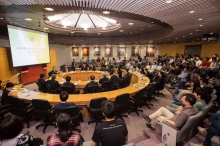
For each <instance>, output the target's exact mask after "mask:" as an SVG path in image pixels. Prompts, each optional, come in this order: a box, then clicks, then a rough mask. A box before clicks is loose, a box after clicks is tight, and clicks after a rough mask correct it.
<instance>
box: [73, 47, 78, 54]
mask: <svg viewBox="0 0 220 146" xmlns="http://www.w3.org/2000/svg"><path fill="white" fill-rule="evenodd" d="M72 56H79V48H78V47H72Z"/></svg>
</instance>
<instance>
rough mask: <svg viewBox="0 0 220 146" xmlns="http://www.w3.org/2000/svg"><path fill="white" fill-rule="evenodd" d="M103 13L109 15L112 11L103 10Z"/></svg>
mask: <svg viewBox="0 0 220 146" xmlns="http://www.w3.org/2000/svg"><path fill="white" fill-rule="evenodd" d="M102 13H103V14H106V15H107V14H110V13H111V12H109V11H103V12H102Z"/></svg>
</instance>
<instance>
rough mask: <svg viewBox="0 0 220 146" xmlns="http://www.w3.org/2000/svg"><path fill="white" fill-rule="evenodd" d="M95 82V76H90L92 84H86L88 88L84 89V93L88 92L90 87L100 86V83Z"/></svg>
mask: <svg viewBox="0 0 220 146" xmlns="http://www.w3.org/2000/svg"><path fill="white" fill-rule="evenodd" d="M94 80H95V76H94V75H91V76H90V82H89V83H87V84H86V86H85V88H84V91H86V90H87V88H88V87H89V86H93V85H97V86H98V83H97V82H95V81H94Z"/></svg>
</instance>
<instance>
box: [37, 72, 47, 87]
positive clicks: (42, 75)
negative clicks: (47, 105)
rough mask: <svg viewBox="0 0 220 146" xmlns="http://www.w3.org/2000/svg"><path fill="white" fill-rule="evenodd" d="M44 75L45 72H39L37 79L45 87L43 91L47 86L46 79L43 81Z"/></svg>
mask: <svg viewBox="0 0 220 146" xmlns="http://www.w3.org/2000/svg"><path fill="white" fill-rule="evenodd" d="M44 77H45V74H40V78H39V79H38V80H37V81H38V83H40V84H41V85H42V87H43V88H44V89H45V90H44V91H47V86H46V85H47V81H45V79H44Z"/></svg>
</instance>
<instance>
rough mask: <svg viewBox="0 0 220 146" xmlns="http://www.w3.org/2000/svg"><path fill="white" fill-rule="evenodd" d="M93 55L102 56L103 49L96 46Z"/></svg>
mask: <svg viewBox="0 0 220 146" xmlns="http://www.w3.org/2000/svg"><path fill="white" fill-rule="evenodd" d="M93 55H94V56H101V48H100V47H98V46H95V47H94V51H93Z"/></svg>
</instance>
